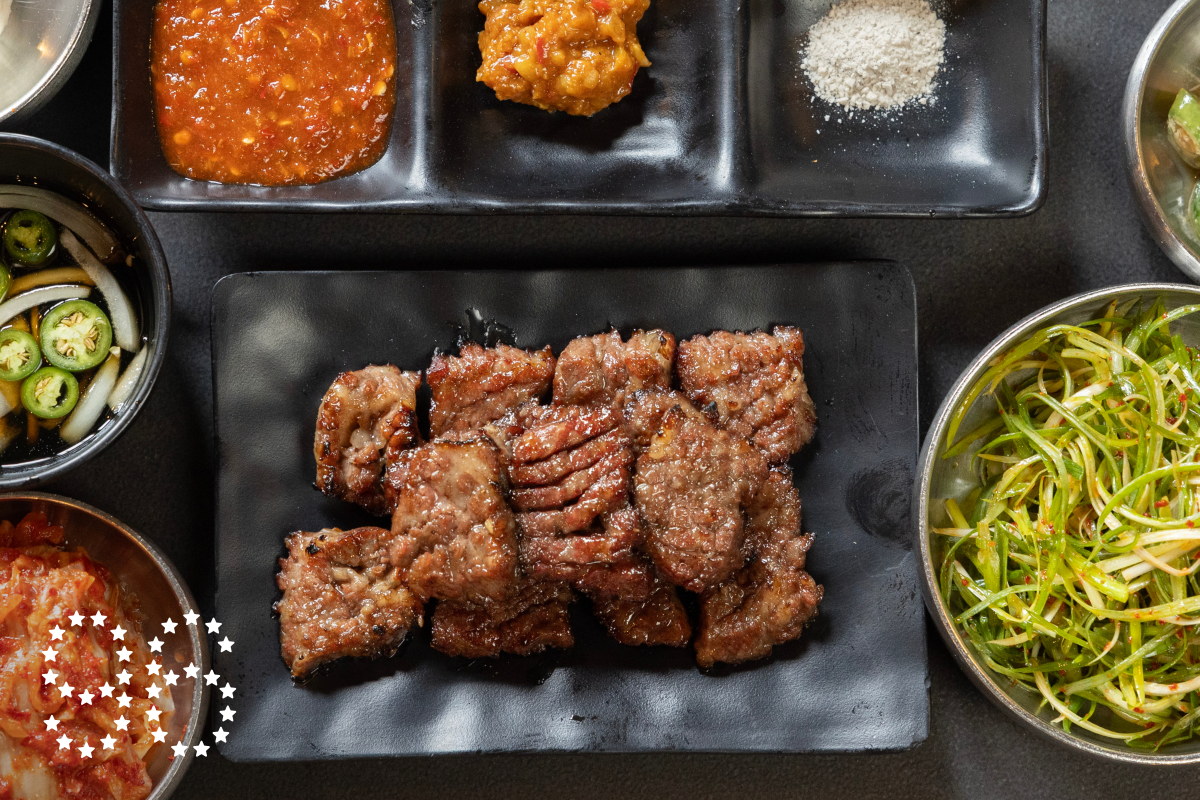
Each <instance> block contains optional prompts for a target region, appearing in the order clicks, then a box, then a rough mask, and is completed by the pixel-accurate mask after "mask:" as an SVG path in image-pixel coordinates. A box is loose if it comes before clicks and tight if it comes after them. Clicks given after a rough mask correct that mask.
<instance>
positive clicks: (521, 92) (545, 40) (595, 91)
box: [475, 0, 650, 116]
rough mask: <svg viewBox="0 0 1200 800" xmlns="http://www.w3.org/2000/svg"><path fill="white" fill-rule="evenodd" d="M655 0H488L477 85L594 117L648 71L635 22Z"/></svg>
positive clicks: (549, 107)
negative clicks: (640, 71)
mask: <svg viewBox="0 0 1200 800" xmlns="http://www.w3.org/2000/svg"><path fill="white" fill-rule="evenodd" d="M649 7H650V0H590V2H586V1H585V0H521V1H520V2H510V1H509V0H483V2H481V3H480V4H479V10H480V11H482V12H483V13H484V14H485V15H486V16H487V21H486V22H485V23H484V27H483V33H481V34H479V49H480V51H481V52H482V53H483V65H482V66H480V68H479V72H478V74H477V75H476V76H475V79H476V80H477V81H482V82H483V83H485V84H487V85H488V86H489V87H490V88H492V89H493V90H495V92H496V96H497V97H499V98H500V99H501V100H515V101H516V102H518V103H527V104H529V105H533V106H537V107H538V108H544V109H546V110H547V111H566V112H567V113H568V114H576V115H579V116H591V115H592V114H595V113H596V112H597V111H600V110H601V109H603V108H607V107H608V106H610V105H612V104H613V103H615V102H617V101H618V100H620V99H621V98H622V97H624V96H625V95H627V94H629V90H630V88H631V87H632V85H633V78H634V76H635V75H637V71H638V67H648V66H650V61H649V60H648V59H647V58H646V54H645V53H643V52H642V46H641V45H640V44H639V43H638V38H637V23H638V20H640V19H641V18H642V15H643V14H645V13H646V9H647V8H649Z"/></svg>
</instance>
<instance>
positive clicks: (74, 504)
mask: <svg viewBox="0 0 1200 800" xmlns="http://www.w3.org/2000/svg"><path fill="white" fill-rule="evenodd" d="M0 500H23V501H30V502H40V503H49V504H52V505H58V506H67V507H70V508H74V509H77V510H79V511H82V512H84V513H86V514H90V515H91V516H93V517H96V518H98V519H100V520H102V521H104V522H105V523H107V524H108V525H109V527H110V528H113V529H115V530H116V531H118V532H120V533H121V534H123V535H124V536H126V537H127V538H129V539H132V540H133V541H134V543H135V544H136V545H137V546H138V547H140V548H141V549H142V550H144V551H146V552H147V553H149V555H150V558H151V560H152V561H153V562H154V564H155V566H156V567H157V568H158V571H159V572H160V573H161V574H162V576H163V577H164V578H166V580H167V583H168V584H170V586H171V590H172V591H173V592H174V593H175V597H176V599H178V600H179V603H180V605H182V606H183V607H184V608H189V609H192V610H196V609H198V608H199V606H198V605H197V604H196V598H194V597H193V596H192V592H191V590H190V589H188V585H187V583H186V582H185V581H184V580H183V576H181V575H180V574H179V570H178V569H176V568H175V565H174V563H172V562H171V559H169V558H167V556H166V554H165V553H163V551H162V550H160V549H159V547H158V545H156V544H154V542H152V541H150V540H149V539H147V538H146V537H144V536H142V535H141V534H140V533H138V532H137V531H135V530H134V529H133V528H131V527H129V526H128V525H126V524H125V523H124V522H121V521H120V520H119V519H117V518H116V517H114V516H113V515H112V514H109V513H108V512H107V511H101V510H100V509H98V508H96V507H95V506H92V505H89V504H87V503H84V502H83V501H81V500H74V499H72V498H70V497H64V496H62V495H59V494H50V493H48V492H0ZM188 637H189V639H190V640H191V645H192V650H193V652H195V653H196V654H197V656H198V658H199V659H200V672H201V674H203V673H204V671H205V669H206V668H207V667H208V665H209V664H210V659H209V653H208V638H207V636H204V635H201V633H200V627H199V626H198V625H197V626H188ZM193 685H194V686H195V687H196V689H198V690H199V692H200V701H199V702H193V703H192V713H191V715H190V716H189V717H188V722H187V728H186V733H185V736H184V738H183V739H182V740H181V741H182V742H183V743H184V744H186V745H187V753H186V754H185V755H184V756H183V757H181V758H176V759H175V760H174V761H172V762H171V766H170V767H168V768H167V774H166V775H164V776H163V779H162V780H161V781H159V782H158V784H157V785H156V786H155V787H154V789H153V790H152V791H151V793H150V796H149V797H148V798H147V800H165V798H167V797H169V796H170V795H171V793H172V792H174V791H175V789H176V787H178V786H179V783H180V781H182V780H183V776H184V773H186V772H187V769H188V766H190V765H191V763H192V759H193V758H194V757H195V747H194V745H196V744H198V743H199V742H200V739H201V737H202V736H203V735H204V728H203V724H202V723H203V721H204V720H205V719H207V717H208V703H209V699H210V698H209V691H208V687H207V685H206V684H205V682H204V681H200V680H197V681H195V682H194V684H193ZM193 691H195V690H193Z"/></svg>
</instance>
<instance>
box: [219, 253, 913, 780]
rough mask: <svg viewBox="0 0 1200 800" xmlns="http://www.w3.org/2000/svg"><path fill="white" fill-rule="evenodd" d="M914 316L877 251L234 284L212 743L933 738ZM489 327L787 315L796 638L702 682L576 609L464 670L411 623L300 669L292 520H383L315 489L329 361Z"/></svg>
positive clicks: (751, 743)
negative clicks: (560, 643)
mask: <svg viewBox="0 0 1200 800" xmlns="http://www.w3.org/2000/svg"><path fill="white" fill-rule="evenodd" d="M915 312H916V309H915V302H914V295H913V284H912V279H911V277H910V275H909V274H908V272H907V271H906V270H905V269H903V268H901V267H898V266H896V265H894V264H888V263H861V264H824V265H808V266H780V267H762V268H737V269H734V268H729V269H724V268H722V269H638V270H611V271H582V270H581V271H557V272H532V271H531V272H337V273H320V272H303V273H300V272H275V273H247V274H240V275H232V276H230V277H227V278H225V279H224V280H222V281H220V282H219V283H218V284H217V286H216V288H215V290H214V293H213V369H214V373H215V374H214V391H215V400H216V407H215V414H216V430H217V438H218V453H219V474H218V507H217V548H218V553H217V564H218V566H217V579H218V587H217V618H218V619H219V620H220V621H221V622H222V624H223V627H222V629H221V633H222V635H228V637H229V638H230V639H232V640H233V641H234V642H235V646H234V647H233V649H232V651H230V652H214V658H215V660H216V670H217V672H218V673H220V674H221V675H222V676H224V678H225V679H227V680H229V681H231V682H232V683H233V684H234V685H235V686H237V687H238V694H237V695H236V698H235V699H234V700H232V701H227V702H228V704H229V705H231V707H232V708H233V709H234V710H235V712H236V717H235V720H234V722H233V723H232V724H229V723H226V724H225V725H224V727H225V728H226V729H228V730H229V731H230V736H229V740H228V742H226V743H225V744H222V745H220V747H221V752H222V753H223V754H224V755H225V756H226V757H228V758H230V759H233V760H235V761H276V760H291V759H297V760H300V759H321V758H343V757H357V756H383V755H413V754H433V753H464V752H511V751H646V750H702V751H778V752H805V751H856V750H892V749H901V748H907V747H910V746H912V745H914V744H916V743H919V742H921V741H923V740H924V738H925V736H926V733H927V729H928V715H929V706H928V696H927V690H926V661H925V629H924V618H923V614H922V606H921V599H920V596H919V594H918V591H917V564H916V561H915V559H914V556H913V553H912V551H911V548H910V539H911V537H910V536H909V525H910V522H909V507H908V500H909V496H910V495H911V484H912V473H913V468H914V464H915V461H916V454H917V446H918V440H917V357H916V320H915ZM472 320H474V322H473V321H472ZM479 320H487V321H492V322H495V323H498V324H499V325H502V326H506V327H507V329H508V330H510V331H511V332H512V334H513V335H514V336H515V341H516V343H517V344H518V345H520V346H523V347H533V346H542V345H545V344H550V345H552V346H553V347H554V349H555V352H558V351H560V350H561V348H562V347H563V346H564V345H566V344H567V342H568V341H570V340H571V338H573V337H575V336H577V335H582V334H592V333H596V332H600V331H603V330H605V329H607V328H608V327H609V326H610V325H613V326H616V327H617V328H619V329H621V330H622V331H624V332H628V331H629V330H631V329H633V328H637V327H643V328H651V327H663V328H666V329H667V330H670V331H672V332H674V333H675V334H676V336H678V337H680V338H681V339H682V338H686V337H688V336H691V335H693V334H696V333H701V332H707V331H711V330H713V329H717V328H725V329H729V330H739V329H740V330H750V329H754V328H759V327H762V328H767V327H768V326H770V325H773V324H780V323H785V324H794V325H799V326H800V327H801V328H802V329H803V331H804V338H805V341H806V343H807V350H806V352H805V356H804V362H805V372H806V375H807V379H808V386H809V389H810V391H811V392H812V395H813V398H814V400H815V401H816V404H817V409H818V428H817V431H818V432H817V436H816V439H815V440H814V441H813V442H812V443H811V444H809V445H808V446H807V447H806V448H805V449H804V450H803V451H802V452H801V453H800V454H798V455H797V456H796V457H795V458H793V460H792V464H793V467H794V468H795V475H796V482H797V485H798V487H799V490H800V495H801V497H802V499H803V504H804V512H803V513H804V517H803V524H804V528H805V530H808V531H812V532H813V533H815V534H816V543H815V545H814V546H813V548H812V550H811V552H810V555H809V560H808V564H809V569H810V570H811V572H812V574H813V576H814V577H815V578H816V579H817V580H818V581H819V582H821V583H822V584H823V585H824V586H825V600H824V602H823V603H822V604H821V612H820V615H819V616H818V617H817V619H816V621H815V622H814V624H813V625H812V626H811V627H810V628H809V629H808V630H807V631H806V632H805V633H804V635H803V636H802V638H801V639H800V640H799V641H796V642H791V643H789V644H787V645H784V646H782V647H779V648H777V650H776V653H775V655H774V656H773V657H771V658H769V659H767V660H764V661H760V662H756V663H753V664H748V665H744V666H742V667H737V668H723V669H717V670H714V671H712V672H709V673H705V672H702V671H700V670H699V669H698V668H697V667H696V665H695V662H694V660H693V657H692V653H691V652H690V650H675V649H671V648H634V647H624V646H622V645H618V644H616V643H615V642H613V641H612V640H610V639H609V638H607V636H606V635H604V633H603V632H602V630H601V629H600V627H599V625H598V624H597V623H596V622H595V621H594V620H592V619H591V616H590V613H588V611H587V608H586V606H585V604H584V603H583V602H580V603H578V604H576V605H575V606H574V607H573V609H574V614H573V617H574V620H575V631H576V639H577V644H576V646H575V647H574V648H573V649H572V650H570V651H565V652H555V653H550V654H546V655H542V656H533V657H523V658H522V657H516V656H505V657H502V658H501V659H499V660H495V661H493V660H483V661H474V662H472V661H468V660H466V659H461V658H450V657H448V656H445V655H442V654H440V653H437V652H435V651H433V650H431V649H430V647H429V643H428V633H427V632H426V631H420V632H418V633H416V634H415V635H413V636H411V637H410V641H409V642H408V643H407V644H406V645H405V647H404V648H403V649H402V650H401V652H400V654H399V655H397V656H395V657H393V658H388V659H380V660H377V661H370V662H368V661H352V662H343V663H340V664H338V665H336V666H334V667H332V668H331V669H329V670H328V671H326V672H325V673H323V674H321V675H320V676H318V677H317V678H315V679H313V680H312V681H310V682H309V683H308V684H306V685H304V686H297V685H294V684H293V683H292V680H291V678H290V677H289V673H288V670H287V668H286V667H285V666H284V663H283V661H282V659H281V658H280V655H279V624H278V621H277V619H276V618H275V617H274V615H273V614H272V612H271V604H272V603H273V602H274V601H275V600H276V598H277V597H278V596H279V592H278V590H277V589H276V587H275V584H274V575H275V572H276V570H277V567H276V559H277V558H278V557H279V556H281V555H282V554H283V552H284V548H283V537H284V535H285V534H287V533H288V532H289V531H293V530H297V529H305V530H316V529H318V528H321V527H327V526H339V527H343V528H349V527H353V526H355V525H360V524H367V523H369V522H371V521H372V518H370V517H368V516H367V515H366V514H365V513H363V512H362V511H360V510H359V509H357V508H355V507H352V506H350V505H348V504H345V503H342V502H340V501H337V500H331V499H329V498H326V497H325V496H324V495H322V494H321V493H320V492H318V491H317V490H316V489H315V488H313V479H314V463H313V455H312V441H313V426H314V420H315V418H316V411H317V406H318V404H319V403H320V400H321V396H322V395H323V394H324V392H325V390H326V389H327V388H328V386H329V384H330V383H331V382H332V381H333V379H334V377H335V376H336V375H337V374H338V373H339V372H341V371H342V370H347V369H357V368H359V367H362V366H364V365H366V364H368V363H386V362H391V363H395V364H397V365H398V366H400V367H401V368H403V369H422V368H424V367H425V366H426V365H428V363H429V359H430V356H431V355H432V354H433V351H434V348H436V347H441V348H451V347H453V346H454V344H455V341H456V338H457V336H458V335H459V334H460V332H462V331H463V330H466V331H468V332H470V331H471V330H472V329H476V330H478V329H479V328H480V327H481V326H480V324H479V322H478V321H479ZM375 521H376V523H378V522H380V521H379V520H375ZM383 524H385V525H386V524H387V523H386V521H384V522H383ZM222 707H223V706H222Z"/></svg>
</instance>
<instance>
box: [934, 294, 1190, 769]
mask: <svg viewBox="0 0 1200 800" xmlns="http://www.w3.org/2000/svg"><path fill="white" fill-rule="evenodd" d="M1135 297H1145V298H1148V299H1154V298H1158V297H1161V298H1162V299H1163V302H1164V303H1166V305H1167V307H1168V308H1177V307H1179V306H1182V305H1188V304H1193V303H1200V287H1197V286H1190V285H1187V284H1171V283H1136V284H1130V285H1126V286H1117V287H1110V288H1107V289H1098V290H1096V291H1092V292H1087V293H1085V294H1080V295H1076V296H1074V297H1070V298H1067V299H1066V300H1062V301H1060V302H1057V303H1054V304H1053V305H1050V306H1047V307H1046V308H1043V309H1042V310H1041V311H1038V312H1036V313H1034V314H1031V315H1029V316H1028V317H1026V318H1025V319H1023V320H1021V321H1020V322H1018V323H1017V324H1016V325H1014V326H1013V327H1011V328H1009V329H1008V330H1006V331H1005V332H1004V333H1002V334H1000V335H999V336H997V337H996V338H995V339H994V340H993V341H992V343H991V344H989V345H988V346H987V347H986V348H984V350H983V352H982V353H980V354H979V356H978V357H976V359H975V360H974V361H972V362H971V365H970V366H969V367H967V368H966V370H964V371H963V373H962V376H961V377H959V379H958V381H957V382H956V383H955V384H954V387H953V388H952V389H951V390H950V393H949V394H947V395H946V398H945V400H943V401H942V406H941V408H939V409H938V413H937V416H936V417H935V418H934V420H933V425H931V426H930V428H929V433H928V434H927V435H926V437H925V443H924V445H923V446H922V448H921V459H920V461H919V463H918V464H917V481H916V486H915V496H914V498H913V499H914V506H915V508H916V509H917V518H916V519H917V525H916V531H915V537H916V542H915V545H916V552H917V556H918V558H920V560H921V569H920V583H921V593H922V594H923V595H924V597H925V607H926V608H927V609H928V610H929V615H930V616H931V617H933V621H934V624H935V625H936V626H937V629H938V632H939V633H940V634H941V636H942V639H943V640H944V641H945V642H946V646H947V647H948V648H949V649H950V652H951V654H952V655H953V656H954V659H955V661H957V662H958V665H959V666H960V667H961V668H962V669H963V671H964V672H966V673H967V677H968V678H970V679H971V682H972V683H974V684H975V685H976V686H977V687H978V688H979V690H980V691H981V692H983V693H984V695H986V696H987V698H988V699H989V700H991V701H992V702H993V703H995V704H996V705H997V706H998V707H999V708H1000V709H1001V710H1002V711H1004V712H1005V713H1007V714H1008V715H1009V716H1010V717H1012V718H1013V719H1015V720H1017V721H1018V722H1021V723H1022V724H1024V725H1025V726H1027V727H1029V728H1031V729H1032V730H1034V731H1036V732H1037V733H1039V734H1041V735H1042V736H1045V737H1047V738H1050V739H1053V740H1054V741H1056V742H1059V743H1061V744H1065V745H1067V746H1069V747H1072V748H1075V749H1077V750H1082V751H1084V752H1085V753H1090V754H1092V755H1095V756H1100V757H1102V758H1106V759H1110V760H1113V761H1127V762H1132V763H1137V764H1195V763H1200V739H1194V740H1192V741H1189V742H1182V743H1177V744H1173V745H1169V746H1167V747H1164V748H1163V749H1162V750H1160V751H1158V752H1155V753H1151V752H1146V751H1141V750H1135V749H1133V748H1131V747H1129V746H1127V745H1125V744H1123V743H1121V742H1117V741H1114V740H1109V739H1104V738H1103V737H1099V736H1095V735H1093V734H1091V733H1089V732H1087V731H1083V730H1080V729H1078V728H1075V729H1073V730H1072V732H1071V733H1067V732H1066V731H1064V730H1063V729H1062V728H1061V727H1060V726H1058V725H1055V724H1053V723H1051V721H1050V720H1051V719H1053V717H1054V714H1053V713H1051V712H1050V711H1048V710H1043V711H1041V712H1039V710H1038V706H1039V705H1040V704H1041V696H1040V695H1037V694H1034V693H1033V692H1030V691H1028V690H1026V689H1024V688H1023V687H1021V686H1019V685H1017V684H1016V683H1014V682H1013V681H1011V680H1009V679H1008V678H1006V677H1004V676H1002V675H998V674H996V673H994V672H992V671H991V670H990V669H988V668H987V667H985V666H983V664H981V663H980V661H979V660H978V657H977V654H976V652H975V650H974V648H973V647H972V645H971V644H970V642H969V641H968V640H967V639H966V638H965V637H964V636H963V635H962V634H961V633H960V632H959V630H958V628H957V627H956V626H955V624H954V620H953V618H952V617H951V615H950V613H949V611H948V610H947V608H946V606H945V604H944V603H943V602H942V599H941V597H940V595H939V593H938V590H937V572H938V564H937V563H936V562H935V557H936V553H935V552H934V549H933V548H934V545H935V542H934V541H933V537H932V535H931V532H930V528H931V527H937V526H943V525H945V524H947V520H946V517H945V516H944V515H945V513H946V512H945V510H944V508H943V504H942V502H941V501H943V500H945V499H946V498H950V497H952V498H954V499H955V500H959V501H961V500H963V499H965V498H966V496H967V494H968V493H969V492H970V491H971V490H972V489H973V488H975V487H976V486H978V485H979V482H978V480H977V479H976V477H975V475H974V473H973V471H972V470H971V460H972V457H973V455H974V453H975V450H976V449H977V447H978V445H976V446H974V447H972V448H971V450H970V451H969V452H968V453H966V454H964V455H961V456H959V457H957V458H954V459H950V460H943V459H942V458H941V457H940V456H939V453H941V452H942V451H943V450H944V449H945V447H946V428H947V426H948V425H949V422H950V417H951V415H952V414H953V413H954V409H955V408H957V406H958V404H959V403H960V402H961V401H962V399H963V397H964V396H965V395H966V394H967V392H969V391H970V389H971V386H972V385H974V383H975V381H977V380H978V379H979V378H980V376H981V375H983V373H984V372H986V371H987V369H988V366H989V363H990V362H991V361H992V360H993V359H994V358H996V356H998V355H1000V354H1001V353H1003V352H1005V351H1006V350H1008V349H1009V348H1011V347H1013V346H1014V345H1016V344H1017V343H1018V342H1020V341H1021V340H1022V339H1024V338H1025V337H1027V336H1029V335H1030V334H1031V333H1033V332H1034V331H1036V330H1038V329H1040V328H1043V327H1045V326H1047V325H1053V324H1058V323H1079V322H1084V321H1086V320H1088V319H1095V318H1096V317H1097V316H1100V315H1101V314H1102V313H1103V309H1104V307H1105V306H1106V305H1108V304H1109V303H1110V302H1112V301H1113V300H1114V299H1115V300H1117V301H1118V302H1121V301H1125V300H1131V299H1133V298H1135ZM1172 330H1173V331H1175V332H1177V333H1179V334H1180V335H1181V336H1182V337H1183V339H1184V341H1186V342H1188V343H1189V344H1192V345H1197V344H1200V322H1198V321H1196V320H1194V319H1191V318H1186V319H1183V320H1180V321H1179V322H1177V323H1175V324H1174V325H1173V326H1172ZM995 414H996V408H995V403H993V402H990V397H989V396H986V395H985V396H981V397H979V398H978V399H977V400H976V401H975V403H974V405H972V407H971V410H970V411H969V412H968V413H967V415H966V417H965V419H964V420H963V423H962V430H964V431H969V430H972V429H974V428H976V427H977V426H979V425H981V424H983V423H984V422H986V421H987V420H988V419H989V418H990V417H993V416H995Z"/></svg>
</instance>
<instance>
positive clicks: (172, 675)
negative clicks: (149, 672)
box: [162, 670, 179, 686]
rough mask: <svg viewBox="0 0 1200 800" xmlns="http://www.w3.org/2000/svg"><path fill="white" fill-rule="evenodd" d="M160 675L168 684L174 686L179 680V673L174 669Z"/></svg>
mask: <svg viewBox="0 0 1200 800" xmlns="http://www.w3.org/2000/svg"><path fill="white" fill-rule="evenodd" d="M162 677H163V680H164V681H166V682H167V685H168V686H174V685H175V684H176V683H177V682H178V681H179V675H178V674H177V673H176V672H175V670H171V671H170V672H167V673H166V674H164V675H163V676H162Z"/></svg>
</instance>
